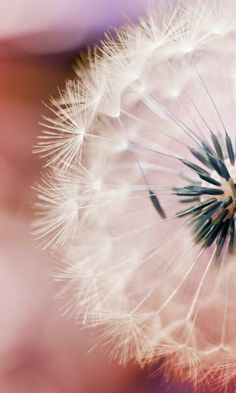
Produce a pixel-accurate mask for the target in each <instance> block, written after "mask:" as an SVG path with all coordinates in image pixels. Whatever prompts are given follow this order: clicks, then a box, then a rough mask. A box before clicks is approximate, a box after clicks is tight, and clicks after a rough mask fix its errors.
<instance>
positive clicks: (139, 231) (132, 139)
mask: <svg viewBox="0 0 236 393" xmlns="http://www.w3.org/2000/svg"><path fill="white" fill-rule="evenodd" d="M235 45H236V5H235V2H234V1H233V0H228V1H227V2H224V1H223V0H214V1H210V0H204V1H194V2H193V1H188V0H184V1H177V2H174V3H167V2H164V1H163V2H162V3H159V6H158V8H157V9H155V10H152V11H151V12H150V13H149V15H148V17H147V18H146V19H144V20H142V21H140V23H139V24H138V25H134V26H132V25H130V26H128V27H127V28H125V29H123V30H121V31H118V32H117V35H116V37H115V38H114V39H113V38H111V37H110V36H107V37H106V39H105V41H104V43H103V44H102V45H101V48H100V49H96V50H94V53H91V51H90V52H89V56H88V57H89V67H88V68H87V69H86V68H85V67H84V64H82V65H81V72H80V63H78V69H77V70H76V73H77V79H75V81H74V82H69V83H68V84H67V86H66V89H65V91H64V92H62V93H61V95H60V97H59V99H58V100H54V106H53V113H54V115H55V116H56V118H54V119H48V123H47V124H48V129H47V130H46V131H45V132H44V134H43V135H42V136H41V140H40V142H39V144H38V146H37V149H36V150H38V151H39V152H40V154H41V155H43V156H44V157H46V159H47V164H46V165H47V170H46V172H47V173H46V174H44V180H43V182H42V183H41V185H39V186H38V193H39V198H40V200H39V203H38V212H39V213H38V214H39V219H38V222H37V226H36V229H35V234H36V236H38V237H39V238H40V239H41V241H43V243H44V246H45V247H49V248H50V249H51V250H52V251H53V253H54V254H55V255H56V256H57V257H58V258H60V271H59V272H58V274H57V277H58V278H59V279H60V280H62V281H63V282H64V283H65V284H64V286H62V287H63V291H66V292H69V295H67V299H68V298H69V301H68V304H67V306H66V310H67V312H70V313H72V314H73V316H74V317H75V319H77V320H79V321H80V322H81V323H82V324H83V325H86V326H98V327H100V328H101V331H102V333H101V335H100V338H99V340H98V341H99V343H101V344H106V345H108V348H109V354H110V356H111V357H114V358H117V359H118V360H119V361H120V363H122V364H126V363H127V362H129V361H137V362H138V363H139V364H140V365H141V366H145V365H155V364H157V363H158V364H161V368H162V369H163V371H164V373H165V375H166V377H167V378H172V379H177V380H180V381H188V382H191V383H193V384H194V385H195V386H196V387H198V386H199V385H200V384H204V383H209V384H210V386H211V388H212V389H214V388H223V389H224V391H226V390H227V387H228V386H229V385H230V384H233V383H234V382H235V375H236V335H235V328H236V313H235V307H236V292H235V285H236V267H235V257H236V227H235V225H236V224H235V220H236V160H235V157H236V145H235V135H236V110H235V108H236V71H235V70H236V68H235V67H236V52H235Z"/></svg>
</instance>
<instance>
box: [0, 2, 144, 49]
mask: <svg viewBox="0 0 236 393" xmlns="http://www.w3.org/2000/svg"><path fill="white" fill-rule="evenodd" d="M147 4H148V0H131V1H127V0H118V1H113V0H66V1H65V0H36V1H29V0H10V1H2V2H0V49H1V51H2V52H4V51H5V52H6V53H12V51H13V52H17V53H19V54H22V53H37V54H46V53H50V54H52V53H61V52H65V51H74V50H75V49H78V48H79V47H80V46H83V45H86V44H87V43H92V42H94V41H96V40H97V39H98V38H100V37H101V36H102V34H103V33H104V31H106V30H107V29H109V28H113V27H117V26H119V25H120V24H123V23H126V22H127V21H128V20H136V19H137V18H138V17H140V16H142V15H144V14H145V12H146V7H147Z"/></svg>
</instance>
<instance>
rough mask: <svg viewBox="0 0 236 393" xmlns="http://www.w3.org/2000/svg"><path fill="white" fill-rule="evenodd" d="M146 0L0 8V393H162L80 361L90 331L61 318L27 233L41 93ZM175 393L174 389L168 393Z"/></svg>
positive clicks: (91, 357)
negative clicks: (77, 55)
mask: <svg viewBox="0 0 236 393" xmlns="http://www.w3.org/2000/svg"><path fill="white" fill-rule="evenodd" d="M146 5H147V1H145V0H131V1H127V0H118V1H111V0H67V1H65V0H64V1H63V0H61V1H59V0H36V1H29V0H9V1H7V2H5V1H2V2H1V3H0V56H1V63H0V113H1V116H0V181H1V187H0V307H1V312H0V327H1V331H0V332H1V334H0V392H1V393H28V392H30V393H32V392H33V393H78V392H81V393H92V392H94V393H96V392H104V393H110V392H112V393H125V392H130V393H139V392H140V393H141V392H142V393H143V392H145V393H148V392H154V391H155V392H165V391H166V386H164V385H163V383H162V381H161V380H160V378H159V379H150V378H149V377H148V376H147V375H148V373H145V372H141V371H140V370H138V368H136V367H134V366H130V367H127V368H126V369H123V368H121V367H119V366H118V365H117V364H116V363H115V362H113V363H108V361H107V360H106V357H105V354H103V351H102V349H100V350H95V351H93V352H92V353H90V354H87V351H88V350H89V348H90V347H91V346H92V345H93V344H94V335H95V333H94V334H93V333H88V332H86V331H81V330H80V329H79V328H78V326H75V325H74V324H73V321H68V320H67V319H66V318H65V317H63V316H62V315H61V307H62V304H60V301H59V300H58V299H56V298H55V295H56V293H57V288H56V285H55V283H54V282H53V279H52V277H51V276H50V274H49V273H50V272H51V271H52V270H53V261H51V260H50V258H49V257H48V256H47V255H45V254H44V253H43V252H41V251H40V250H39V249H37V247H36V244H35V243H34V241H33V239H32V236H31V235H30V222H31V220H32V211H31V206H32V203H33V200H34V197H35V196H34V193H33V191H32V189H31V186H32V184H33V183H34V182H35V181H36V180H37V178H38V176H39V170H40V165H41V163H40V162H39V160H38V157H36V156H34V155H32V145H33V144H34V143H35V142H36V136H37V135H38V134H39V133H40V126H39V125H38V122H39V121H40V119H41V115H42V114H46V108H45V107H44V106H43V104H42V101H44V102H48V97H49V95H56V94H57V87H58V86H61V87H62V86H63V84H64V81H65V79H66V78H69V77H71V76H72V72H71V65H72V63H73V54H75V53H77V52H78V51H79V49H80V48H81V47H82V46H85V45H86V43H88V42H92V41H96V40H98V39H99V37H101V35H102V33H103V32H104V31H105V30H106V29H107V28H108V27H113V26H118V25H119V24H122V23H124V22H125V21H126V20H127V18H128V17H129V18H132V19H137V18H138V17H139V16H140V15H142V14H144V13H145V8H146ZM168 391H169V392H171V391H172V390H171V389H170V387H169V389H168ZM178 391H181V392H182V391H183V388H182V387H181V388H180V390H178V389H177V387H176V386H175V387H173V392H176V393H177V392H178Z"/></svg>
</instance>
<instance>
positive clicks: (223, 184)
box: [151, 133, 236, 257]
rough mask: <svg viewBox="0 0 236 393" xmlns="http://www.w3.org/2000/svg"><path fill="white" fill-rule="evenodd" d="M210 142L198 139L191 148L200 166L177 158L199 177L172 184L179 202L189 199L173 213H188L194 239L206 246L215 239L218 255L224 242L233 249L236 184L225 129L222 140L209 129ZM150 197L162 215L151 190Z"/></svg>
mask: <svg viewBox="0 0 236 393" xmlns="http://www.w3.org/2000/svg"><path fill="white" fill-rule="evenodd" d="M211 142H212V143H211V144H209V143H207V142H201V144H199V148H198V149H197V150H196V149H192V148H191V149H190V151H191V153H192V155H193V156H194V157H195V159H197V160H198V161H199V163H200V164H201V166H199V165H197V164H195V163H193V162H192V161H189V160H185V159H180V161H181V162H182V164H183V165H184V166H186V167H188V168H189V169H191V170H192V171H194V172H195V173H196V174H197V175H198V177H199V181H198V182H193V183H192V184H189V185H186V186H181V187H174V188H173V194H174V195H176V196H178V197H181V199H180V202H182V203H187V202H188V203H192V204H191V206H190V207H188V208H187V209H185V210H182V211H179V212H177V213H176V216H177V217H184V216H189V217H190V221H189V222H190V224H191V225H192V227H193V234H194V240H195V242H196V243H197V244H202V246H203V247H205V248H206V247H210V246H211V245H212V244H213V243H215V245H216V254H215V255H216V256H217V257H220V256H221V254H222V251H223V249H224V246H225V245H227V251H228V252H230V253H232V252H233V251H234V250H235V232H236V231H235V212H236V185H235V183H234V180H233V178H232V173H233V172H234V171H235V153H234V148H233V144H232V141H231V138H230V137H229V135H228V133H226V134H225V141H221V142H222V143H220V140H219V138H218V137H217V136H216V135H215V134H214V133H211ZM151 199H152V203H153V205H154V207H155V208H156V210H157V211H158V212H159V214H160V215H161V216H162V217H163V218H165V213H164V211H163V209H162V208H161V206H160V203H159V201H158V199H157V197H156V196H155V195H154V194H153V195H151Z"/></svg>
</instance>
